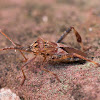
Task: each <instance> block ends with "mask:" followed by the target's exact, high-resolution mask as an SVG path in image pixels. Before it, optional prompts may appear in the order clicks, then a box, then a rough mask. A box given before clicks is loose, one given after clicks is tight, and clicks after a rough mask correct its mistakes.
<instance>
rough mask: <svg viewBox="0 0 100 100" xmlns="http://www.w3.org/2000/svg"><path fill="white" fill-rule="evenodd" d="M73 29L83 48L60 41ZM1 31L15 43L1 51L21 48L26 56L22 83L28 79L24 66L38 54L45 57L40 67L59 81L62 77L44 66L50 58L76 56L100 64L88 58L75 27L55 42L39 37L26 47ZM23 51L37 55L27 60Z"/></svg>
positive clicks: (57, 59)
mask: <svg viewBox="0 0 100 100" xmlns="http://www.w3.org/2000/svg"><path fill="white" fill-rule="evenodd" d="M72 29H73V31H74V34H75V36H76V40H77V42H78V43H79V44H80V46H81V50H78V49H75V48H72V47H69V46H67V45H63V44H61V43H60V42H61V41H62V40H63V39H64V38H65V36H67V35H68V34H69V33H70V31H72ZM0 32H1V33H2V34H3V35H4V36H5V37H6V38H7V39H8V40H10V41H11V42H12V44H13V47H8V48H3V49H0V51H2V50H8V49H14V50H19V51H20V53H21V54H22V56H23V57H24V59H25V61H26V63H25V64H24V65H23V66H22V67H21V70H22V73H23V81H22V83H21V85H23V84H24V81H25V79H26V76H25V73H24V71H23V68H24V66H26V65H27V64H29V63H30V62H32V61H34V60H35V59H36V57H37V56H38V55H42V56H43V58H44V59H43V62H42V65H41V67H40V68H41V69H42V70H44V71H46V72H49V73H50V74H52V75H54V76H55V77H56V79H57V80H58V81H59V82H60V79H59V78H58V76H57V75H56V74H55V73H53V72H51V71H49V70H47V69H45V68H44V64H45V62H47V59H48V58H49V59H50V60H52V61H55V62H61V61H66V62H68V61H69V60H70V59H69V58H73V60H74V59H76V58H79V59H82V60H86V61H89V62H92V63H94V64H95V65H97V66H99V65H100V64H99V63H97V62H95V61H92V60H90V59H88V58H87V54H86V53H84V51H85V50H86V49H85V48H84V46H83V42H82V39H81V36H80V35H79V33H78V32H77V31H76V30H75V28H74V27H70V28H69V29H67V30H66V31H65V32H64V33H63V35H62V36H61V37H60V38H59V40H58V41H57V42H56V43H55V42H51V41H46V40H43V39H42V38H38V39H37V41H35V42H34V43H32V44H31V45H30V46H29V47H27V48H25V47H23V46H21V45H19V44H16V43H14V42H13V41H12V40H11V39H10V38H9V37H8V36H7V35H6V34H5V33H3V32H2V31H1V30H0ZM23 52H30V53H33V54H34V55H35V57H33V58H32V59H30V60H27V58H26V57H25V55H24V54H23Z"/></svg>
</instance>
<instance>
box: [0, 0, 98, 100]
mask: <svg viewBox="0 0 100 100" xmlns="http://www.w3.org/2000/svg"><path fill="white" fill-rule="evenodd" d="M70 26H74V27H75V28H76V30H77V31H78V32H79V33H80V35H81V36H82V39H83V43H84V44H85V46H91V45H92V49H90V50H89V52H88V54H89V57H90V59H93V58H94V57H95V59H94V60H95V61H97V62H99V60H100V0H0V29H1V30H2V31H3V32H4V33H5V34H7V35H8V36H9V37H10V38H11V39H12V40H13V41H14V42H16V43H18V44H21V45H23V46H28V45H30V44H31V43H33V42H34V41H35V40H36V39H37V38H38V37H42V38H43V39H45V40H50V41H55V42H56V41H57V39H59V37H60V36H61V34H62V33H63V32H64V31H65V30H66V29H67V28H69V27H70ZM63 43H64V44H67V45H71V46H72V47H77V48H80V47H79V45H78V44H77V42H76V39H75V36H74V34H72V33H71V34H70V35H68V37H66V38H65V39H64V40H63ZM9 46H12V44H11V42H10V41H8V40H7V39H6V38H5V37H4V36H3V35H2V34H0V48H3V47H9ZM18 57H19V58H20V57H21V56H20V54H19V53H15V52H13V51H10V52H9V51H7V52H4V51H3V52H0V66H3V67H1V68H0V70H1V72H0V77H1V78H0V86H1V88H2V87H9V88H10V89H12V90H13V91H14V92H15V93H17V95H19V96H20V98H22V100H90V99H91V100H99V97H100V93H99V92H100V88H99V87H100V85H99V83H97V80H99V82H100V77H99V76H100V72H99V70H100V69H99V70H98V71H97V70H94V69H93V70H92V71H94V72H91V70H88V69H89V68H91V67H90V65H86V66H82V67H81V65H79V67H80V68H81V69H82V68H83V67H85V69H84V70H81V69H80V68H79V67H78V69H77V68H76V67H77V65H76V67H75V66H74V65H71V66H72V67H71V68H69V69H67V68H66V67H65V68H62V69H58V70H57V69H55V68H53V69H51V70H53V71H54V72H55V73H56V72H58V73H59V74H58V76H60V77H61V78H62V80H64V79H67V80H64V81H63V85H61V84H59V83H55V82H54V83H53V82H51V83H49V77H53V76H50V75H49V74H46V73H45V75H44V74H43V75H42V76H41V75H40V74H39V75H35V76H34V74H33V77H39V78H38V81H35V82H33V81H34V80H31V85H30V83H29V84H28V83H27V82H29V79H30V78H29V77H31V74H27V77H28V80H27V82H26V83H25V85H24V86H23V87H20V82H19V81H18V82H16V81H17V79H16V77H17V76H18V75H20V76H21V75H22V73H21V71H20V66H21V65H22V63H19V61H18V60H16V58H18ZM87 67H88V69H86V68H87ZM9 68H10V69H9ZM74 68H76V69H74ZM72 70H73V71H72ZM75 70H78V72H76V73H74V71H75ZM81 71H82V73H83V74H85V73H86V72H87V71H89V72H88V73H89V74H88V76H90V77H89V78H90V79H93V77H94V76H92V75H94V74H95V77H94V78H95V79H97V80H96V83H94V82H93V84H92V82H91V81H89V79H87V78H88V77H87V76H81V74H82V73H81V74H80V72H81ZM27 72H28V71H26V73H27ZM66 72H70V73H71V72H72V74H73V76H70V75H69V74H68V75H67V73H66ZM5 73H6V74H7V75H6V74H5ZM18 73H20V74H18ZM30 73H32V72H30ZM62 73H65V74H62ZM77 73H78V75H79V79H80V80H81V79H82V78H83V80H82V83H81V82H80V81H79V82H78V81H77V79H75V80H76V81H75V82H76V83H74V82H73V81H72V80H71V81H69V79H73V77H74V78H75V77H77ZM83 74H82V75H83ZM46 75H47V76H46ZM75 75H76V76H75ZM96 75H97V76H96ZM5 76H6V77H5ZM12 76H13V78H12ZM40 76H41V77H42V78H43V80H41V77H40ZM33 77H32V78H33ZM45 77H46V78H45ZM85 78H86V79H87V80H88V83H86V81H87V80H84V79H85ZM95 79H94V80H95ZM53 80H54V79H53ZM69 83H70V84H69ZM85 83H86V86H87V87H88V86H90V88H91V89H89V88H87V87H82V86H83V84H85ZM11 84H12V85H11ZM34 84H35V85H34ZM73 84H74V85H75V86H74V85H73ZM91 84H92V85H91ZM69 85H70V86H69ZM54 87H55V89H54ZM94 88H96V89H94ZM49 89H50V90H49ZM97 89H98V91H99V92H98V91H96V90H97ZM29 91H30V92H29ZM91 93H92V94H91ZM29 98H30V99H29ZM45 98H46V99H45ZM53 98H54V99H53ZM66 98H67V99H66Z"/></svg>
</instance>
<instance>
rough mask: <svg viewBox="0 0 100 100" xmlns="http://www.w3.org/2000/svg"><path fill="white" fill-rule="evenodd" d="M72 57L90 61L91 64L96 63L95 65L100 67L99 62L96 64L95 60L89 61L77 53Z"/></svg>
mask: <svg viewBox="0 0 100 100" xmlns="http://www.w3.org/2000/svg"><path fill="white" fill-rule="evenodd" d="M71 55H72V56H74V57H78V58H81V59H84V60H86V61H89V62H91V63H94V64H95V65H97V66H100V64H99V63H97V62H95V61H93V60H90V59H88V58H85V57H84V56H81V55H79V54H77V53H72V54H71Z"/></svg>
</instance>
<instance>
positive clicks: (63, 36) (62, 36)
mask: <svg viewBox="0 0 100 100" xmlns="http://www.w3.org/2000/svg"><path fill="white" fill-rule="evenodd" d="M71 30H72V28H71V27H70V28H68V29H67V30H66V31H65V32H64V33H63V34H62V35H61V37H60V38H59V39H58V41H57V43H60V42H61V41H62V40H63V39H64V38H65V36H66V35H68V33H69V32H70V31H71Z"/></svg>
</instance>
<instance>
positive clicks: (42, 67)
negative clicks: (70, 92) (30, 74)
mask: <svg viewBox="0 0 100 100" xmlns="http://www.w3.org/2000/svg"><path fill="white" fill-rule="evenodd" d="M45 61H46V57H44V60H43V64H42V66H41V69H42V70H43V71H45V72H48V73H50V74H51V75H54V76H55V78H56V79H57V80H58V81H59V82H61V81H60V79H59V78H58V76H57V75H56V74H55V73H53V72H51V71H49V70H47V69H45V68H44V65H45V63H44V62H45Z"/></svg>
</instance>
